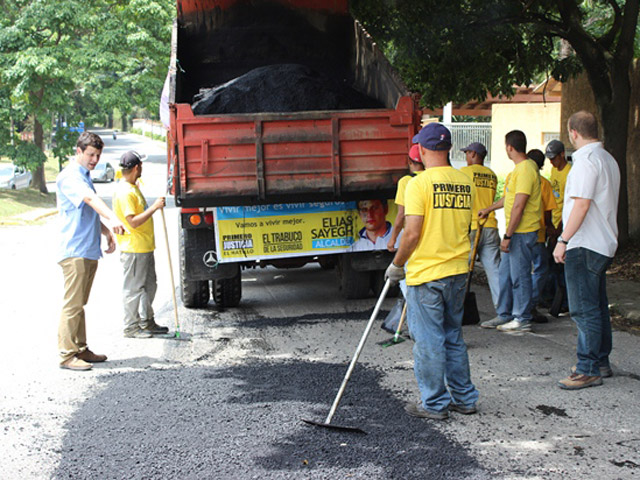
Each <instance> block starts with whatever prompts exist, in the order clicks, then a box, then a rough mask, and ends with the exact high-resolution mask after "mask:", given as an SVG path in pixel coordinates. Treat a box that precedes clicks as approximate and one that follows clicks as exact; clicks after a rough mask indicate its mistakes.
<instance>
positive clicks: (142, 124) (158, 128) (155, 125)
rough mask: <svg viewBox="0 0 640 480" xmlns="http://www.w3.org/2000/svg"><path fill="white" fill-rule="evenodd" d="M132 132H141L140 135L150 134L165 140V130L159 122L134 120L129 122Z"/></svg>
mask: <svg viewBox="0 0 640 480" xmlns="http://www.w3.org/2000/svg"><path fill="white" fill-rule="evenodd" d="M131 124H132V128H133V129H134V130H139V131H142V134H143V135H144V134H146V133H151V134H152V135H160V136H161V137H164V138H167V129H166V128H164V125H162V123H160V122H154V121H152V120H146V119H144V118H134V119H133V121H132V122H131Z"/></svg>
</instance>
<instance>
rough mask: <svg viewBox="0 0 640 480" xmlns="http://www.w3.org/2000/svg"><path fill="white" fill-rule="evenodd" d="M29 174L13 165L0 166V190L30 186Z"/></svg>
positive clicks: (24, 169)
mask: <svg viewBox="0 0 640 480" xmlns="http://www.w3.org/2000/svg"><path fill="white" fill-rule="evenodd" d="M31 178H32V177H31V172H30V171H29V170H27V169H26V168H24V167H18V166H17V165H14V164H13V163H2V164H0V188H10V189H12V190H16V189H17V188H28V187H30V186H31Z"/></svg>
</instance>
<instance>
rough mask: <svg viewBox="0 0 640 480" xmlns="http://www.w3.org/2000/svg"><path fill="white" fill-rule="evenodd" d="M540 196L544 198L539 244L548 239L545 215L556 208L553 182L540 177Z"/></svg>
mask: <svg viewBox="0 0 640 480" xmlns="http://www.w3.org/2000/svg"><path fill="white" fill-rule="evenodd" d="M540 195H541V196H542V218H540V230H538V242H544V241H545V239H546V237H547V233H546V232H547V226H546V225H545V223H544V213H545V212H548V211H550V210H553V209H554V208H556V199H555V197H554V196H553V189H552V188H551V182H549V180H547V179H546V178H544V177H540Z"/></svg>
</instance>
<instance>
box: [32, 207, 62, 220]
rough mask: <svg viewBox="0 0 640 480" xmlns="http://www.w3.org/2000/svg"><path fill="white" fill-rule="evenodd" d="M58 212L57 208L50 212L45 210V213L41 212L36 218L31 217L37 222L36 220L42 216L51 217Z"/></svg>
mask: <svg viewBox="0 0 640 480" xmlns="http://www.w3.org/2000/svg"><path fill="white" fill-rule="evenodd" d="M57 214H58V210H53V211H51V212H47V213H43V214H42V215H39V216H37V217H36V218H34V219H33V221H34V222H37V221H38V220H42V219H43V218H47V217H53V216H54V215H57Z"/></svg>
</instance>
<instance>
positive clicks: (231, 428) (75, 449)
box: [54, 361, 491, 479]
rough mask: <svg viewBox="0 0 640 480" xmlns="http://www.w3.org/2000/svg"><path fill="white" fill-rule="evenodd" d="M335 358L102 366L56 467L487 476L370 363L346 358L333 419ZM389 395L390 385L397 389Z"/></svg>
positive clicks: (78, 474)
mask: <svg viewBox="0 0 640 480" xmlns="http://www.w3.org/2000/svg"><path fill="white" fill-rule="evenodd" d="M344 373H345V366H344V365H335V364H327V363H317V362H307V361H297V362H290V361H285V362H278V363H273V362H259V361H258V362H253V363H249V364H248V365H244V366H238V367H231V368H228V367H225V368H215V367H203V366H198V365H195V366H192V367H182V368H179V369H173V368H168V369H156V368H149V369H147V370H145V371H142V372H134V373H128V374H117V375H109V376H104V377H101V381H102V382H103V384H102V385H99V387H98V388H97V392H96V393H95V395H94V396H93V397H92V398H90V399H88V400H86V401H85V403H84V404H83V405H82V406H81V407H80V408H79V409H78V410H77V412H76V414H75V415H74V416H73V418H72V419H71V421H70V422H68V424H67V432H68V433H67V434H66V436H65V437H64V440H63V444H62V460H61V462H60V464H59V467H58V469H57V471H56V472H55V474H54V477H55V478H73V479H84V478H92V479H94V478H101V479H112V478H113V479H116V478H117V479H120V478H127V479H143V478H144V479H147V478H154V479H157V478H160V479H164V478H167V479H169V478H181V479H191V478H193V479H196V478H197V479H201V478H215V479H227V478H228V479H254V478H259V479H272V478H273V479H291V478H296V479H297V478H305V479H337V478H366V479H393V478H397V479H427V478H428V479H462V478H481V479H485V478H490V477H491V475H490V474H489V473H488V472H486V471H485V470H483V468H482V467H481V466H480V465H479V464H478V463H477V461H476V460H475V459H473V458H472V457H471V456H469V455H468V454H467V453H466V451H465V449H464V447H463V446H461V445H460V444H457V443H455V442H453V441H451V440H450V439H449V438H447V437H446V436H445V435H443V434H442V433H441V432H439V431H438V430H437V429H436V428H434V426H433V423H432V422H431V421H429V420H421V419H414V418H411V417H408V416H407V415H405V414H404V412H403V406H404V405H403V404H402V403H401V402H399V401H398V399H397V398H396V397H397V395H395V396H394V395H393V392H390V391H388V390H385V389H383V388H381V387H380V375H381V373H380V372H378V371H376V370H375V369H370V368H366V367H363V366H357V367H356V370H355V371H354V373H353V376H352V379H351V382H350V384H349V387H348V388H347V391H346V393H345V396H344V397H343V400H342V403H341V405H340V408H339V410H338V412H337V414H336V416H335V417H334V420H333V422H334V423H338V424H345V425H351V426H357V427H360V428H362V429H364V430H365V431H366V432H367V433H368V435H360V434H353V433H347V432H338V431H333V430H328V429H323V428H318V427H312V426H309V425H307V424H304V423H302V422H301V418H311V419H315V420H321V421H323V420H324V417H325V416H326V414H327V412H328V409H329V406H330V404H331V402H332V400H333V397H334V395H335V393H336V391H337V388H338V386H339V385H340V382H341V380H342V377H343V375H344ZM396 394H397V392H396Z"/></svg>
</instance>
